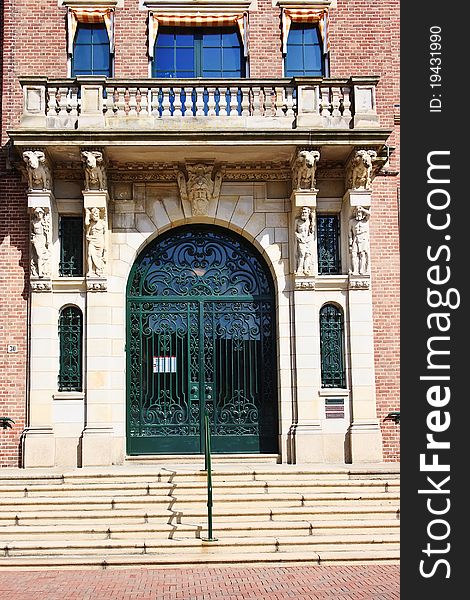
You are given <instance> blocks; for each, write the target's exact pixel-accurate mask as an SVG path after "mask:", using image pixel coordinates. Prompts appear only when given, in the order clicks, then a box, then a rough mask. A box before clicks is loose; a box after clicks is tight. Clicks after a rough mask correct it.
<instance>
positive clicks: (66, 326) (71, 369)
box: [58, 306, 83, 392]
mask: <svg viewBox="0 0 470 600" xmlns="http://www.w3.org/2000/svg"><path fill="white" fill-rule="evenodd" d="M59 347H60V350H59V351H60V354H59V381H58V387H59V392H81V391H82V385H83V384H82V347H83V316H82V311H81V310H80V309H79V308H78V307H77V306H66V307H64V308H63V309H62V310H61V311H60V315H59Z"/></svg>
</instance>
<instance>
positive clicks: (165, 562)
mask: <svg viewBox="0 0 470 600" xmlns="http://www.w3.org/2000/svg"><path fill="white" fill-rule="evenodd" d="M208 543H212V542H208ZM399 560H400V551H399V550H398V549H385V550H380V549H376V548H374V549H371V550H368V552H364V551H363V550H362V549H361V548H358V549H356V550H338V549H336V550H322V551H321V552H317V551H315V550H313V549H311V550H308V551H306V552H295V551H293V552H279V551H278V552H276V551H274V552H250V553H247V552H243V553H235V552H233V553H228V552H227V553H212V552H211V553H206V552H194V553H184V554H180V553H175V554H168V553H162V554H161V555H156V554H153V555H149V554H138V555H122V556H112V555H108V554H103V555H101V556H74V557H68V556H61V557H6V558H3V559H1V561H0V570H12V569H17V570H31V569H40V570H41V571H42V570H44V569H74V570H76V569H110V568H118V569H119V568H121V569H129V568H133V567H134V568H135V567H145V568H165V567H166V568H175V567H178V566H182V567H192V566H194V567H196V566H201V565H211V566H243V565H250V566H255V565H257V566H263V565H270V564H277V565H282V564H289V565H305V564H312V565H334V564H336V565H352V564H361V565H364V564H398V563H399Z"/></svg>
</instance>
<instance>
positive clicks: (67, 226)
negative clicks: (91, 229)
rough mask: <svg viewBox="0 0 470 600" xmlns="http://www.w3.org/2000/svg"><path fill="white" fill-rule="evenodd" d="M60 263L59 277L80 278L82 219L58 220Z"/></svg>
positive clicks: (81, 269) (65, 218)
mask: <svg viewBox="0 0 470 600" xmlns="http://www.w3.org/2000/svg"><path fill="white" fill-rule="evenodd" d="M59 237H60V261H59V275H60V276H61V277H81V276H82V275H83V218H82V217H61V218H60V228H59Z"/></svg>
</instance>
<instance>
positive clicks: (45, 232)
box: [31, 206, 52, 278]
mask: <svg viewBox="0 0 470 600" xmlns="http://www.w3.org/2000/svg"><path fill="white" fill-rule="evenodd" d="M51 246H52V226H51V213H50V210H49V208H48V207H40V206H38V207H37V208H35V209H34V210H33V211H32V213H31V277H38V278H43V277H46V278H48V277H50V276H51Z"/></svg>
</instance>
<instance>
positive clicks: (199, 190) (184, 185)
mask: <svg viewBox="0 0 470 600" xmlns="http://www.w3.org/2000/svg"><path fill="white" fill-rule="evenodd" d="M186 170H187V172H188V178H187V179H186V176H185V174H184V172H183V171H182V170H180V171H178V174H177V181H178V187H179V190H180V195H181V199H182V200H183V201H189V203H190V205H191V212H192V215H193V216H197V215H207V213H208V209H209V204H210V202H211V201H212V200H218V198H219V196H220V188H221V186H222V177H223V173H222V170H220V169H219V170H216V171H215V173H214V178H212V172H213V166H212V165H207V164H203V163H198V164H194V165H186Z"/></svg>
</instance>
